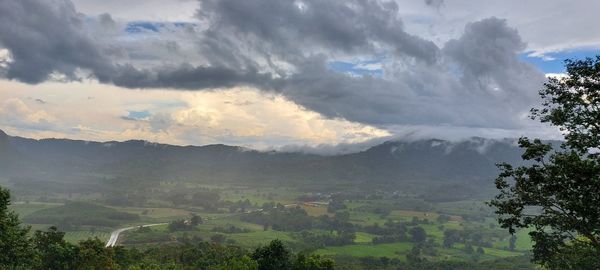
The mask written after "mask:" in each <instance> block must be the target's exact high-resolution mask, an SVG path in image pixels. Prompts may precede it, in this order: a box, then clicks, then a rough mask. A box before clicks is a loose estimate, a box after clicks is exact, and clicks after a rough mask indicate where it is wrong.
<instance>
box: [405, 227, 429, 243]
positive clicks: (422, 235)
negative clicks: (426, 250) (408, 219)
mask: <svg viewBox="0 0 600 270" xmlns="http://www.w3.org/2000/svg"><path fill="white" fill-rule="evenodd" d="M408 233H410V236H411V240H412V241H413V242H415V243H422V242H425V240H427V233H426V232H425V229H423V228H421V227H419V226H417V227H412V228H411V229H410V230H409V231H408Z"/></svg>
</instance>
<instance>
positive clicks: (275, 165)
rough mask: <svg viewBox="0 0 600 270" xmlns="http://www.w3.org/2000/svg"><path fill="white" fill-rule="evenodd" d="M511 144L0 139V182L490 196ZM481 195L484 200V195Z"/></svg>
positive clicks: (514, 150) (515, 155)
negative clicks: (320, 145)
mask: <svg viewBox="0 0 600 270" xmlns="http://www.w3.org/2000/svg"><path fill="white" fill-rule="evenodd" d="M521 154H522V151H521V149H519V148H518V146H517V145H516V140H514V139H503V140H494V139H485V138H479V137H473V138H470V139H467V140H463V141H459V142H451V141H446V140H437V139H427V140H417V141H388V142H385V143H382V144H379V145H375V146H373V147H370V148H368V149H366V150H364V151H360V152H356V153H350V154H343V155H329V156H323V155H316V154H307V153H301V152H277V151H269V152H263V151H256V150H252V149H247V148H243V147H238V146H228V145H220V144H217V145H206V146H174V145H167V144H158V143H150V142H147V141H140V140H131V141H125V142H115V141H111V142H90V141H80V140H68V139H42V140H35V139H28V138H22V137H14V136H9V135H7V134H6V133H4V132H2V131H0V170H1V172H0V177H1V178H0V180H1V179H2V178H3V179H4V180H5V181H12V182H18V181H25V180H19V179H29V180H31V179H34V180H35V181H52V182H56V183H75V184H77V183H91V182H94V181H97V180H98V179H106V178H115V177H121V178H127V179H137V181H188V182H190V181H192V182H200V183H230V184H237V185H245V184H266V185H272V184H280V185H281V184H284V185H294V186H307V187H309V186H312V185H315V184H318V185H322V186H329V187H336V186H369V187H373V188H374V187H379V188H382V187H383V188H387V187H394V188H396V187H399V188H405V189H408V190H419V191H426V190H430V189H435V188H444V187H448V186H454V187H459V189H461V190H467V191H469V192H470V193H475V194H477V193H480V192H484V191H489V190H491V189H493V179H494V178H495V176H496V175H497V174H498V170H497V168H496V166H495V164H496V163H499V162H508V163H511V164H521V162H522V161H521ZM484 193H486V192H484Z"/></svg>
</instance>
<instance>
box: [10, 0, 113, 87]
mask: <svg viewBox="0 0 600 270" xmlns="http://www.w3.org/2000/svg"><path fill="white" fill-rule="evenodd" d="M82 24H83V17H82V15H81V14H78V13H77V12H76V10H75V8H74V6H73V4H72V3H71V2H69V1H65V0H48V1H38V0H5V1H0V46H1V47H4V48H7V49H8V50H9V51H10V53H11V57H12V60H13V61H12V62H11V63H8V65H7V68H6V72H5V76H6V77H8V78H10V79H18V80H20V81H23V82H27V83H40V82H43V81H45V80H47V79H48V76H49V75H50V74H51V73H53V72H60V73H62V74H64V75H66V76H68V77H71V78H73V77H74V72H75V70H76V69H77V68H84V69H90V70H94V71H97V74H105V73H106V71H107V69H110V66H111V64H110V62H109V61H108V59H107V58H105V57H104V56H103V55H102V53H101V50H99V49H98V48H97V47H96V45H95V44H94V41H93V39H91V38H90V37H89V36H88V35H87V34H86V33H84V32H83V31H82V28H81V27H82Z"/></svg>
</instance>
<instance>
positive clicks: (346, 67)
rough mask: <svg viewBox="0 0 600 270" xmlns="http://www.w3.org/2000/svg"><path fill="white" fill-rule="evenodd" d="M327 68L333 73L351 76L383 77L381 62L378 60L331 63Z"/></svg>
mask: <svg viewBox="0 0 600 270" xmlns="http://www.w3.org/2000/svg"><path fill="white" fill-rule="evenodd" d="M329 68H330V69H331V70H333V71H337V72H340V73H344V74H349V75H353V76H373V77H381V76H383V69H382V68H381V61H379V60H366V61H358V62H344V61H332V62H329Z"/></svg>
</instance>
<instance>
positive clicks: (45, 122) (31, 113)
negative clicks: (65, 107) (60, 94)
mask: <svg viewBox="0 0 600 270" xmlns="http://www.w3.org/2000/svg"><path fill="white" fill-rule="evenodd" d="M55 120H56V119H55V117H53V116H51V115H50V114H48V113H47V112H46V111H44V110H35V109H32V108H30V107H29V106H28V105H27V104H26V103H25V102H23V100H21V99H18V98H9V99H7V100H4V102H2V103H0V123H2V124H4V125H7V126H11V127H16V128H23V129H45V128H48V126H50V125H51V124H52V123H53V122H54V121H55Z"/></svg>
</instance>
